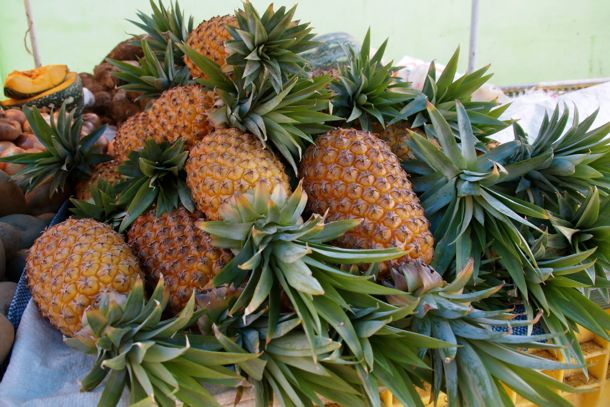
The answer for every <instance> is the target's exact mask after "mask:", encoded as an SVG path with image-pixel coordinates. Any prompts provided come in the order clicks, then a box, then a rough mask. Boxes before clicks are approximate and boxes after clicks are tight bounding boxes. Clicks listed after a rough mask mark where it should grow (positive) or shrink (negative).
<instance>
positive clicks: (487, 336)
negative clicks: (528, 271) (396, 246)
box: [390, 259, 575, 406]
mask: <svg viewBox="0 0 610 407" xmlns="http://www.w3.org/2000/svg"><path fill="white" fill-rule="evenodd" d="M473 266H474V262H473V261H472V259H470V260H469V261H468V262H467V263H466V266H465V267H464V269H462V270H461V271H460V272H458V273H457V274H456V277H455V280H454V281H453V282H451V283H446V282H443V281H441V280H440V278H438V275H437V277H436V278H434V280H435V282H434V283H433V284H425V281H429V280H430V275H435V272H434V270H431V269H430V268H429V267H427V266H425V265H422V264H413V265H410V266H409V268H408V269H404V270H394V271H393V273H392V277H393V285H394V286H396V287H397V288H399V289H405V290H409V291H410V292H415V291H417V293H418V297H419V303H418V305H417V308H416V310H415V313H414V316H413V320H412V326H411V329H412V330H413V331H414V332H418V333H420V334H422V335H426V336H431V337H433V338H437V339H441V340H443V341H445V342H447V343H448V344H449V345H450V346H445V347H442V348H438V349H425V347H424V348H423V349H420V352H421V353H420V355H419V356H420V357H422V358H423V357H424V356H425V354H429V356H430V358H431V362H432V365H433V367H434V370H433V375H434V377H433V378H432V380H431V382H432V394H433V397H434V398H435V399H438V397H439V395H440V393H441V392H444V393H445V394H446V395H447V398H448V403H449V405H474V406H488V405H498V403H500V405H512V402H511V401H510V397H509V396H508V395H507V393H506V390H505V388H504V386H502V384H503V385H505V386H507V387H509V388H511V389H513V390H514V391H516V392H517V393H519V394H520V395H522V396H523V397H525V398H527V399H529V400H531V401H533V402H534V403H536V404H539V405H566V402H565V401H564V400H563V399H562V398H561V397H559V396H558V395H557V394H556V393H555V392H554V391H552V390H550V389H549V388H555V389H559V390H562V391H571V390H572V389H571V387H569V386H567V385H565V384H563V383H561V382H558V381H555V380H553V379H550V378H548V376H546V375H544V374H543V373H540V372H537V371H535V370H534V369H540V370H542V369H549V370H552V369H567V368H574V367H575V366H574V365H571V364H564V363H561V362H556V361H551V360H547V359H544V358H541V357H538V356H535V355H533V354H529V353H526V352H525V351H523V348H530V349H555V348H557V347H558V346H556V345H552V344H548V343H545V342H546V341H547V340H548V339H550V338H552V337H553V336H554V335H531V336H521V335H512V334H510V333H509V332H510V329H511V328H512V327H516V326H530V325H531V324H532V323H533V322H534V321H532V320H524V321H515V320H512V318H514V317H515V315H514V314H512V313H510V312H506V311H502V310H501V311H495V310H490V311H488V310H480V309H477V308H474V307H473V306H472V305H471V304H472V303H476V302H480V301H482V300H484V299H486V298H488V297H490V296H492V295H494V294H495V293H497V292H498V291H499V289H500V288H501V287H491V288H488V289H485V290H481V291H475V292H464V290H465V287H466V284H467V283H468V282H469V281H470V280H471V279H472V277H473V272H474V267H473ZM418 274H419V277H417V275H418ZM390 302H391V303H396V304H399V305H400V304H401V303H402V300H401V299H400V298H390ZM498 328H500V329H502V328H504V330H506V332H501V331H499V329H498ZM475 394H476V395H477V397H474V396H473V395H475Z"/></svg>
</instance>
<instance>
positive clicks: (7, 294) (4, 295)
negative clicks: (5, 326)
mask: <svg viewBox="0 0 610 407" xmlns="http://www.w3.org/2000/svg"><path fill="white" fill-rule="evenodd" d="M15 290H17V283H14V282H12V281H3V282H1V283H0V314H4V315H6V314H7V313H8V307H9V305H11V301H12V300H13V297H14V296H15Z"/></svg>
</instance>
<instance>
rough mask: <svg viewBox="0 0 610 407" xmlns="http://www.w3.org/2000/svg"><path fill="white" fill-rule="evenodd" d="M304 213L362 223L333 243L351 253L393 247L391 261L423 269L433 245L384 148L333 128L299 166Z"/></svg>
mask: <svg viewBox="0 0 610 407" xmlns="http://www.w3.org/2000/svg"><path fill="white" fill-rule="evenodd" d="M300 171H301V174H302V177H303V186H304V188H305V191H307V193H308V195H309V196H310V200H309V203H308V209H309V210H310V211H312V212H315V213H325V212H326V211H328V217H329V219H330V220H337V219H363V221H362V224H361V225H359V226H358V227H356V228H354V229H353V230H351V231H349V232H347V233H346V234H345V235H344V236H343V237H341V238H340V239H339V241H338V243H339V244H340V245H342V246H346V247H354V248H381V247H393V246H395V247H398V248H400V249H402V250H404V251H405V252H407V255H406V256H404V257H402V258H401V259H398V260H397V261H394V263H393V264H398V263H401V262H404V261H410V260H422V261H423V262H425V263H429V262H430V261H431V260H432V256H433V252H434V240H433V238H432V235H431V233H430V231H429V222H428V220H427V219H426V217H425V216H424V211H423V209H422V207H421V205H420V203H419V199H418V198H417V196H416V195H415V193H414V192H413V187H412V185H411V183H410V182H409V178H408V175H407V173H406V172H405V171H404V170H403V169H402V168H401V167H400V163H399V161H398V158H397V157H396V156H395V155H394V154H393V153H392V151H390V148H389V147H388V145H387V144H386V143H384V142H383V141H381V140H379V139H378V138H377V137H375V136H373V135H372V134H371V133H368V132H365V131H361V130H355V129H342V128H338V129H335V130H332V131H330V132H328V133H327V134H325V135H323V136H319V137H318V138H317V139H316V144H315V145H312V146H310V147H309V148H308V149H307V151H306V152H305V155H304V157H303V161H302V162H301V167H300Z"/></svg>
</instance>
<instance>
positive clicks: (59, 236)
mask: <svg viewBox="0 0 610 407" xmlns="http://www.w3.org/2000/svg"><path fill="white" fill-rule="evenodd" d="M25 272H26V276H27V280H28V285H29V287H30V291H31V292H32V298H33V299H34V301H35V302H36V305H38V308H39V309H40V312H41V314H42V315H43V316H45V317H46V318H48V319H49V321H51V324H53V326H55V327H56V328H57V329H59V330H60V331H61V333H62V334H64V335H66V336H73V335H75V334H76V333H77V332H78V331H79V330H80V329H81V323H82V317H83V312H84V311H85V310H86V309H87V308H88V307H89V306H95V304H96V302H97V300H98V297H99V295H100V294H102V293H105V292H118V293H126V292H128V291H129V290H130V289H131V288H132V287H133V285H134V283H135V282H136V280H137V279H138V278H139V276H140V275H141V271H140V267H139V265H138V260H137V258H136V257H135V256H134V255H133V253H132V252H131V250H130V249H129V246H128V245H127V244H126V243H125V242H124V241H123V238H122V237H121V235H119V234H118V233H116V232H114V231H113V230H112V229H111V228H110V227H109V226H107V225H105V224H102V223H99V222H97V221H94V220H91V219H68V220H66V221H65V222H62V223H60V224H58V225H55V226H52V227H50V228H49V229H47V230H46V231H45V232H44V233H43V234H42V235H41V236H40V237H39V238H38V239H37V240H36V242H35V243H34V245H33V246H32V248H31V249H30V251H29V254H28V257H27V261H26V266H25Z"/></svg>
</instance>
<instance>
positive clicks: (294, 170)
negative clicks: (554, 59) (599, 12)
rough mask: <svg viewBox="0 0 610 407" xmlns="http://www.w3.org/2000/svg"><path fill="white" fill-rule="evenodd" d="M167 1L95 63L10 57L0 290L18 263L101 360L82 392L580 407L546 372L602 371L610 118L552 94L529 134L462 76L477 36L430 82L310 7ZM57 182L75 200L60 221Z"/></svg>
mask: <svg viewBox="0 0 610 407" xmlns="http://www.w3.org/2000/svg"><path fill="white" fill-rule="evenodd" d="M150 5H151V9H152V11H151V12H150V14H148V13H146V12H139V13H138V15H137V19H135V20H133V21H132V22H133V23H134V24H135V25H136V26H137V27H139V28H140V29H142V30H143V33H142V34H141V35H137V36H134V37H133V38H131V39H129V40H128V41H124V42H122V43H121V44H119V45H117V47H116V48H115V49H114V50H113V51H112V52H111V53H110V54H109V55H108V57H107V60H106V61H104V62H103V63H102V64H100V65H98V67H96V72H95V73H94V75H88V74H80V75H78V74H76V73H74V72H71V71H70V70H69V69H68V67H67V66H65V65H49V66H45V67H40V68H37V69H34V70H32V71H25V72H13V73H11V74H10V75H9V76H8V77H7V79H6V83H5V86H4V90H5V95H6V96H7V97H9V99H7V100H5V101H2V102H0V103H1V105H2V107H3V108H5V109H6V110H4V111H0V169H2V170H3V172H2V171H0V192H5V193H4V194H3V197H4V196H10V197H11V198H10V200H9V201H8V203H4V201H2V203H0V216H2V217H0V280H1V279H2V277H3V274H4V273H3V271H4V267H5V263H6V262H9V263H10V261H11V260H10V259H11V258H15V257H16V256H21V265H22V267H23V266H24V267H25V273H26V274H25V275H26V278H27V285H28V287H29V289H30V291H31V294H32V298H33V300H34V303H35V305H36V306H37V307H38V309H39V310H40V313H41V315H43V316H44V317H45V318H47V319H48V320H49V322H50V323H51V324H52V325H53V326H54V327H55V328H57V329H58V330H59V331H60V332H61V333H62V334H63V335H64V337H65V342H66V344H68V345H70V346H71V347H73V348H74V349H75V351H80V352H85V353H88V354H91V355H94V356H95V357H96V358H95V364H94V365H93V366H92V367H91V371H90V372H89V373H88V374H87V376H85V377H84V378H83V379H82V382H81V389H82V391H90V390H93V389H95V388H98V387H103V391H102V392H101V398H100V401H99V405H101V406H113V405H117V404H118V403H119V402H120V400H121V397H122V395H123V394H124V390H125V389H127V390H128V391H127V392H125V394H127V397H128V402H129V403H130V404H133V405H162V406H173V405H177V404H180V405H193V406H212V405H220V404H219V403H218V401H217V400H216V399H215V398H214V396H213V394H212V392H211V390H210V387H209V386H210V385H220V386H224V388H226V389H227V390H234V391H235V403H236V404H239V401H240V399H241V397H242V395H243V393H244V392H245V391H251V392H252V393H253V394H254V395H255V400H256V405H257V406H261V407H264V406H268V405H272V403H276V404H277V405H281V406H313V405H320V406H321V405H341V406H349V407H352V406H381V405H383V403H382V393H383V392H386V391H387V392H390V393H391V394H392V396H393V398H394V400H396V401H398V402H400V403H401V404H402V405H404V406H424V405H427V403H428V401H429V400H428V398H431V401H432V402H439V401H440V400H441V399H443V400H444V399H446V402H447V404H448V405H449V406H498V405H502V406H511V405H514V403H513V399H512V398H511V392H515V393H517V394H519V395H520V396H521V397H523V398H525V399H527V400H529V401H531V402H532V403H534V404H536V405H541V406H569V405H570V403H569V402H568V401H567V400H566V399H564V398H562V397H561V396H560V395H559V394H558V392H559V391H562V392H571V391H574V390H575V389H574V388H572V387H571V386H570V385H569V384H566V383H564V382H562V381H559V380H556V379H555V378H553V377H552V376H551V375H549V374H548V372H549V371H553V370H560V369H585V368H586V366H585V357H584V356H583V350H582V349H581V347H580V345H579V343H578V340H577V337H576V335H577V334H578V332H579V329H582V327H584V328H586V329H588V330H590V331H591V332H593V333H595V334H596V335H598V336H599V337H601V338H602V339H604V340H608V341H610V335H609V333H608V332H609V331H610V314H608V313H606V312H605V310H604V309H603V308H602V307H601V306H600V305H598V304H597V303H596V302H594V301H592V300H591V299H590V298H591V295H592V294H594V293H595V294H601V296H602V297H603V298H605V299H606V301H607V300H608V298H610V295H609V294H610V293H609V292H608V288H610V281H609V279H608V275H609V274H608V273H610V139H609V138H608V134H609V133H610V123H608V124H605V125H603V126H601V127H598V128H595V129H592V128H591V127H592V123H593V121H594V120H595V114H593V115H591V116H589V117H586V118H580V117H579V116H578V114H577V113H576V114H575V115H574V117H573V119H572V121H571V122H569V120H568V118H569V114H568V112H567V110H563V109H561V108H557V109H556V110H555V111H554V112H553V113H552V114H550V115H547V116H546V117H545V119H544V121H543V124H542V126H541V128H540V130H539V133H538V134H529V135H528V134H525V132H524V131H523V130H522V129H521V127H520V126H519V125H518V123H512V122H509V121H502V120H500V119H499V118H500V115H501V114H502V113H503V112H504V110H505V109H506V106H501V105H498V104H496V103H495V102H481V101H473V100H472V95H473V93H474V92H475V91H476V90H477V89H479V88H480V87H481V86H482V85H483V84H485V83H486V82H487V80H488V79H489V78H490V76H491V75H490V74H488V73H487V70H488V67H485V68H482V69H480V70H476V71H473V72H471V73H468V74H465V75H462V76H457V65H458V57H459V55H458V52H456V53H455V54H454V55H453V56H452V57H451V59H450V61H449V63H448V64H447V66H446V67H445V69H444V71H443V72H442V74H440V75H438V76H437V73H436V69H435V66H434V64H433V63H432V64H431V66H430V70H429V72H428V77H427V79H426V82H425V84H424V86H423V89H416V88H414V87H412V86H411V84H409V83H406V82H402V81H401V80H400V78H399V75H397V71H398V70H399V67H396V66H394V65H393V64H392V63H391V62H387V61H385V60H384V52H385V48H386V44H387V41H386V42H383V43H382V44H381V45H380V46H379V47H378V48H377V50H376V51H373V50H372V49H371V43H370V32H367V33H366V35H365V37H364V41H363V43H362V44H354V43H353V41H351V40H350V39H349V38H345V37H342V36H337V35H325V36H319V37H316V35H315V33H314V32H313V28H312V27H311V26H310V24H308V23H305V22H302V21H300V20H299V19H298V17H297V16H296V7H293V8H290V9H288V8H286V7H279V8H274V7H273V6H269V7H268V8H267V9H265V10H262V12H261V11H258V10H256V8H255V7H254V6H253V5H252V4H251V3H249V2H247V1H246V2H244V4H243V6H242V7H241V8H240V9H238V10H236V11H235V13H234V14H231V15H225V16H218V17H213V18H211V19H209V20H206V21H203V22H201V23H200V24H199V25H197V26H196V25H195V24H194V22H193V18H192V17H188V16H187V14H188V13H185V12H184V10H182V9H181V8H180V6H179V5H178V3H172V4H171V5H170V6H169V7H166V6H164V5H163V4H162V3H161V1H159V2H155V1H154V0H151V3H150ZM81 78H83V79H82V80H81ZM82 83H84V85H85V88H87V89H88V91H89V92H91V94H93V96H94V97H93V99H94V100H93V102H91V103H89V105H88V106H84V104H83V103H84V96H83V90H82ZM83 109H85V110H84V112H83ZM102 123H106V124H111V125H117V126H118V129H117V131H116V135H115V136H114V137H112V136H110V135H109V133H108V131H107V128H106V126H105V125H102ZM509 126H512V129H513V132H514V140H512V141H510V142H506V143H503V144H499V143H497V142H495V141H494V140H493V134H494V133H496V132H497V131H499V130H502V129H505V128H507V127H509ZM5 173H6V174H5ZM40 191H43V192H40ZM33 194H36V196H37V197H36V198H32V195H33ZM41 194H42V195H43V196H44V198H45V199H46V201H45V202H48V205H55V206H53V209H52V210H49V211H48V212H53V211H55V210H56V209H57V206H58V203H61V202H62V201H63V200H69V203H70V211H71V216H70V217H69V218H68V219H66V220H64V221H63V222H60V223H58V224H56V225H54V226H51V227H48V228H46V229H45V227H46V225H47V223H48V221H49V220H50V216H49V215H48V214H41V213H42V209H41V208H42V207H44V208H46V207H45V206H44V204H42V203H40V202H36V200H37V199H38V200H40V199H41V198H40V196H41ZM11 205H12V206H11ZM48 207H50V206H48ZM20 208H24V209H23V210H22V209H20ZM22 212H23V213H26V212H27V213H30V214H33V215H39V216H38V218H36V217H33V216H28V215H8V214H10V213H22ZM6 215H8V216H6ZM34 223H35V224H36V227H34V226H32V224H34ZM43 229H44V230H43ZM41 232H42V233H41ZM5 258H6V260H5ZM18 276H19V274H17V275H16V277H17V278H18ZM11 280H13V281H15V282H16V281H17V279H15V277H12V278H11ZM1 284H5V283H0V287H1ZM13 290H14V287H13ZM0 300H1V301H0V305H2V304H5V305H3V306H4V307H6V304H7V300H6V299H5V298H3V297H2V291H1V290H0ZM516 309H521V310H523V312H520V313H519V312H517V311H515V310H516ZM2 318H3V317H2V315H0V329H4V328H3V327H2V323H3V320H2ZM519 328H526V331H529V332H526V334H521V333H517V332H516V330H517V329H519ZM11 329H12V327H11ZM532 331H533V332H536V333H535V334H533V333H532ZM541 350H542V351H552V352H556V353H557V354H560V355H561V358H560V359H559V360H549V359H548V358H544V357H541V356H540V355H539V353H535V352H534V351H541ZM2 351H3V350H2V349H1V348H0V360H1V359H2V358H3V357H5V356H6V355H3V354H2ZM6 352H8V351H6Z"/></svg>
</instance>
